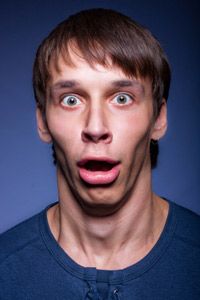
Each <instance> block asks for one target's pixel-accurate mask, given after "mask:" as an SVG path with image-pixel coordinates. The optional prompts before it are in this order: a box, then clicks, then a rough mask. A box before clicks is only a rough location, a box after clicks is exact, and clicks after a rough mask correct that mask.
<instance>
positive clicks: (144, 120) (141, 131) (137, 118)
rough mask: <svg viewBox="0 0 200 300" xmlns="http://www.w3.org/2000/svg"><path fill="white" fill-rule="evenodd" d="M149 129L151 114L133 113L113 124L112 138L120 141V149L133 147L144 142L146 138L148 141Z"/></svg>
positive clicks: (150, 126)
mask: <svg viewBox="0 0 200 300" xmlns="http://www.w3.org/2000/svg"><path fill="white" fill-rule="evenodd" d="M151 128H152V124H151V114H150V113H149V112H148V111H146V112H145V113H140V112H135V113H134V114H127V115H126V116H125V117H124V118H119V120H118V122H115V126H114V132H115V134H114V136H115V137H116V138H117V139H118V141H120V144H121V145H122V147H123V146H124V147H129V146H131V145H132V146H134V145H137V144H138V143H140V142H141V141H143V140H146V139H147V137H148V138H149V139H150V132H151Z"/></svg>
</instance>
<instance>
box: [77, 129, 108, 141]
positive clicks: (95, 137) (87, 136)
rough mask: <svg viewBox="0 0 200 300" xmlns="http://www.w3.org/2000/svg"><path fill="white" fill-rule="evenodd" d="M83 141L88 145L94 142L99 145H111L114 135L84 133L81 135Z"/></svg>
mask: <svg viewBox="0 0 200 300" xmlns="http://www.w3.org/2000/svg"><path fill="white" fill-rule="evenodd" d="M81 137H82V140H83V141H84V142H86V143H88V142H94V143H99V142H101V141H103V142H104V143H109V142H110V141H111V140H112V135H111V134H110V133H104V134H95V133H88V132H86V131H83V132H82V134H81Z"/></svg>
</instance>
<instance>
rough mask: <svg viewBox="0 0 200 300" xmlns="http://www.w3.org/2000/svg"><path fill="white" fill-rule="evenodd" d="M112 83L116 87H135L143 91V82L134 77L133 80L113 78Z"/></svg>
mask: <svg viewBox="0 0 200 300" xmlns="http://www.w3.org/2000/svg"><path fill="white" fill-rule="evenodd" d="M112 85H113V86H114V87H116V88H123V87H136V88H138V89H140V91H141V92H142V93H144V86H143V84H142V83H140V82H138V81H137V80H134V79H133V80H114V81H112Z"/></svg>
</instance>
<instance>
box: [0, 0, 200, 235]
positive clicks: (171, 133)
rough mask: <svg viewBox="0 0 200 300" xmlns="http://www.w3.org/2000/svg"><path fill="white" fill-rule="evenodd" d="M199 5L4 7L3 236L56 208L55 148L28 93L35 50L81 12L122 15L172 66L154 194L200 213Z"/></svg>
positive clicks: (0, 18)
mask: <svg viewBox="0 0 200 300" xmlns="http://www.w3.org/2000/svg"><path fill="white" fill-rule="evenodd" d="M198 2H199V1H194V0H190V1H178V0H174V1H168V2H167V1H153V0H151V1H142V0H133V1H84V0H82V1H61V0H60V1H59V0H57V1H53V0H49V1H39V0H34V1H23V0H22V1H14V0H13V1H9V0H8V1H1V4H0V95H1V98H0V104H1V108H0V140H1V147H0V184H1V202H0V231H4V230H6V229H7V228H10V227H11V226H13V225H15V224H16V223H18V222H20V221H22V220H24V219H25V218H27V217H29V216H31V215H33V214H35V213H37V212H39V211H40V210H41V209H43V208H44V207H45V206H46V205H47V204H48V203H51V202H54V201H56V200H57V191H56V176H55V167H54V166H53V163H52V157H51V148H50V146H49V145H46V144H43V143H42V142H40V140H39V138H38V135H37V131H36V123H35V103H34V97H33V92H32V86H31V78H32V64H33V60H34V54H35V51H36V48H37V46H38V45H39V43H40V42H41V40H42V39H43V38H44V37H45V36H46V35H47V34H48V33H49V32H50V31H51V30H52V29H53V27H54V26H55V25H56V24H57V23H59V22H60V21H61V20H63V19H65V18H66V17H67V16H68V15H70V14H72V13H74V12H77V11H78V10H81V9H86V8H91V7H107V8H113V9H117V10H120V11H121V12H123V13H125V14H127V15H129V16H131V17H133V18H135V19H136V20H137V21H139V22H140V23H141V24H143V25H145V26H147V27H149V28H150V30H151V31H152V32H153V33H154V35H155V36H156V37H157V38H158V39H159V40H160V42H161V44H162V46H163V47H164V49H165V51H166V53H167V55H168V58H169V61H170V63H171V67H172V72H173V77H172V85H171V92H170V97H169V103H168V104H169V106H168V107H169V127H168V132H167V135H166V136H165V138H164V139H163V140H162V141H161V143H160V156H159V166H158V167H157V169H156V170H155V171H154V173H153V186H154V190H155V191H156V192H157V193H158V194H160V195H162V196H165V197H168V198H170V199H171V200H173V201H175V202H177V203H179V204H182V205H183V206H185V207H188V208H190V209H192V210H193V211H196V212H198V213H200V200H199V194H200V184H199V172H200V158H199V153H200V141H199V132H200V122H199V115H200V97H199V87H200V76H199V69H200V68H199V67H200V64H199V53H200V45H199V34H200V22H199V4H198Z"/></svg>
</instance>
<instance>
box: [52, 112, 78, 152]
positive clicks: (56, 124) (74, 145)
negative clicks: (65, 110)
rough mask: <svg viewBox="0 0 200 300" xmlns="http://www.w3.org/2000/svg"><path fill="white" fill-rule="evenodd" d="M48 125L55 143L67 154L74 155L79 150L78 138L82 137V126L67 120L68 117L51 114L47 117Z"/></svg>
mask: <svg viewBox="0 0 200 300" xmlns="http://www.w3.org/2000/svg"><path fill="white" fill-rule="evenodd" d="M47 123H48V128H49V131H50V134H51V136H52V140H53V142H54V143H55V144H56V145H58V147H59V148H60V149H61V150H62V151H63V152H65V153H66V154H67V153H68V152H70V153H74V151H75V149H78V144H79V143H80V142H79V143H78V141H79V140H80V139H79V138H78V137H79V136H80V132H81V130H80V126H78V125H77V124H80V123H78V122H77V123H76V122H72V121H71V120H70V119H66V116H62V115H59V116H58V115H56V114H55V113H54V114H49V115H48V116H47Z"/></svg>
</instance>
